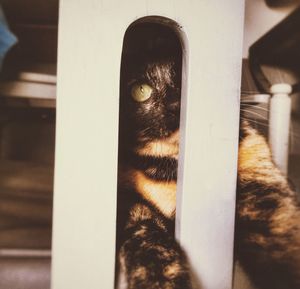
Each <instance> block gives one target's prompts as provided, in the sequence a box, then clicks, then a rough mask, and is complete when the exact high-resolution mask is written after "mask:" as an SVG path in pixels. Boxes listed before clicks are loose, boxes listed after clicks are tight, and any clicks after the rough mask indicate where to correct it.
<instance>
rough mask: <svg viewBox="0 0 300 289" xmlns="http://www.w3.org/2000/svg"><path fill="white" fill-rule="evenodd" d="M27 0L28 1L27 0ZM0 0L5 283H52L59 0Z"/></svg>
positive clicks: (0, 245)
mask: <svg viewBox="0 0 300 289" xmlns="http://www.w3.org/2000/svg"><path fill="white" fill-rule="evenodd" d="M25 2H26V3H25ZM25 2H24V1H15V0H9V1H5V0H3V1H1V5H2V6H3V9H4V12H5V13H6V16H7V18H8V22H9V24H10V27H11V30H12V31H13V32H14V33H15V34H16V35H17V37H18V40H19V42H18V44H17V45H16V46H15V47H14V48H13V49H12V50H11V51H10V52H9V54H8V56H7V58H6V60H5V63H4V70H3V71H2V72H1V79H0V288H9V289H17V288H24V289H27V288H28V289H29V288H30V289H47V288H50V276H51V274H50V263H51V237H52V199H53V173H54V140H55V97H56V54H57V52H56V51H57V15H58V1H51V0H48V1H42V2H41V1H33V0H30V1H25Z"/></svg>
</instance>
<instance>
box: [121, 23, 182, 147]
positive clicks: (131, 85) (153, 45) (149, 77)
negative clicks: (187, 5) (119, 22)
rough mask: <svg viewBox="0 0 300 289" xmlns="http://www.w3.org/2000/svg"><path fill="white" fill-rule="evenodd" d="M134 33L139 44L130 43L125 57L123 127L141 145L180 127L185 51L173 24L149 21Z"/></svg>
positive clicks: (122, 103)
mask: <svg viewBox="0 0 300 289" xmlns="http://www.w3.org/2000/svg"><path fill="white" fill-rule="evenodd" d="M134 33H135V34H136V35H135V37H133V36H132V35H130V37H131V38H132V39H134V41H137V42H136V43H137V46H138V48H137V47H136V46H135V45H131V47H130V45H128V46H127V47H126V48H127V50H128V51H129V52H128V51H127V53H124V54H123V59H122V68H121V86H120V92H121V93H120V127H121V129H122V131H123V134H124V133H125V134H126V136H125V137H126V138H131V140H132V141H133V140H134V141H136V142H138V143H137V144H138V145H139V144H142V143H146V142H148V141H151V140H155V139H161V138H166V137H168V136H170V135H171V134H172V133H173V132H175V131H176V130H177V129H178V128H179V119H180V100H181V65H182V52H181V46H180V43H179V41H178V38H177V36H176V35H175V34H174V33H172V31H171V29H169V28H164V29H162V27H161V26H157V25H148V26H147V25H146V26H144V27H142V28H141V29H140V30H138V31H137V32H134ZM130 37H129V38H130ZM131 41H132V40H131Z"/></svg>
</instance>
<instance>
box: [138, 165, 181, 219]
mask: <svg viewBox="0 0 300 289" xmlns="http://www.w3.org/2000/svg"><path fill="white" fill-rule="evenodd" d="M133 180H134V181H133V182H134V186H135V189H136V191H137V192H138V193H139V194H141V195H142V196H143V198H144V199H146V200H147V201H149V202H150V203H152V204H153V205H154V206H155V207H156V208H158V209H159V210H160V211H161V212H162V213H163V214H164V215H165V216H166V217H168V218H172V217H174V214H175V209H176V182H175V181H172V182H163V181H156V180H153V179H150V178H148V177H146V176H145V175H144V174H143V173H142V172H141V171H135V172H134V173H133Z"/></svg>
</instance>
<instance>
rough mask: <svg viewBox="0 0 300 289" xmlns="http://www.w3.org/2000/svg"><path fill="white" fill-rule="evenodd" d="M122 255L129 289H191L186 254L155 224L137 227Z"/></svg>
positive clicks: (123, 269)
mask: <svg viewBox="0 0 300 289" xmlns="http://www.w3.org/2000/svg"><path fill="white" fill-rule="evenodd" d="M151 227H152V228H151ZM155 229H156V230H155ZM119 256H120V258H119V260H120V267H121V271H122V272H123V274H124V277H123V279H124V281H125V282H126V287H125V288H127V289H190V288H192V287H191V281H190V274H189V270H188V266H187V261H186V257H185V254H184V253H183V251H182V249H181V248H180V246H179V245H178V244H177V242H176V241H175V240H174V238H173V237H172V236H171V235H169V234H168V233H166V232H162V231H159V230H157V227H156V228H153V223H150V222H149V224H147V223H143V224H140V225H139V226H137V227H136V228H135V230H134V231H133V233H132V234H131V237H130V238H128V239H127V240H126V241H125V242H124V244H123V246H122V247H121V250H120V255H119ZM123 286H124V285H123Z"/></svg>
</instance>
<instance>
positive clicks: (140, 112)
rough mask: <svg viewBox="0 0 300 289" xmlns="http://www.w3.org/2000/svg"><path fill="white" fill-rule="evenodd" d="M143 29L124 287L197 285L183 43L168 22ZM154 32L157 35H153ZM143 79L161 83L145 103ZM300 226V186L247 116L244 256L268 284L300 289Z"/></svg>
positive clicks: (123, 206)
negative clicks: (179, 187)
mask: <svg viewBox="0 0 300 289" xmlns="http://www.w3.org/2000/svg"><path fill="white" fill-rule="evenodd" d="M135 29H136V32H135V33H137V35H138V39H139V41H138V42H135V45H133V47H131V48H130V47H126V46H125V55H124V56H123V60H122V69H121V86H120V91H121V95H120V132H119V136H120V141H119V142H120V143H119V173H118V245H117V250H118V256H117V259H118V263H119V270H120V271H121V272H122V273H123V274H124V276H125V277H124V278H123V279H124V281H125V286H124V284H123V288H128V289H146V288H147V289H189V288H192V285H191V278H190V271H189V270H190V268H189V266H188V262H187V258H186V256H185V254H184V252H183V251H182V249H181V248H180V246H179V245H178V243H177V242H176V240H175V239H174V217H175V205H176V180H177V160H178V154H179V116H180V92H181V59H182V55H181V47H180V43H179V42H178V41H176V40H174V37H175V35H174V34H172V33H171V34H170V30H169V28H167V27H158V26H157V25H153V24H151V25H147V24H146V25H145V24H144V25H143V26H141V27H139V26H137V27H136V28H135ZM139 29H141V32H139ZM166 35H168V36H166ZM170 35H171V36H170ZM131 37H137V36H136V35H135V36H134V33H133V34H132V35H131V34H129V36H128V38H129V39H130V38H131ZM151 37H152V39H156V40H155V41H154V42H149V41H148V39H149V38H150V39H151ZM164 37H166V39H167V40H164ZM175 38H176V37H175ZM169 43H171V45H170V44H169ZM170 48H172V49H170ZM143 84H147V85H149V86H150V87H151V88H152V89H153V90H152V94H151V97H150V98H149V99H147V100H145V101H141V102H140V101H136V100H134V99H133V97H132V89H133V86H134V85H143ZM299 226H300V209H299V204H298V202H297V200H296V197H295V193H294V192H293V191H292V190H291V189H290V188H289V186H288V183H287V181H286V179H285V178H284V177H283V176H282V175H281V173H280V172H279V170H278V169H277V168H276V167H275V166H274V164H273V162H272V160H271V154H270V150H269V148H268V145H267V143H266V141H265V139H264V138H263V137H262V136H261V135H259V134H258V133H257V131H256V130H254V129H253V128H251V126H250V125H249V123H247V122H245V121H243V122H242V123H241V140H240V149H239V165H238V197H237V221H236V241H235V244H236V257H237V258H238V259H239V260H240V262H241V264H242V266H243V267H244V268H245V270H246V271H247V272H248V273H249V275H250V277H251V279H252V281H253V282H254V284H255V285H256V286H257V287H258V288H261V289H296V288H300V228H299ZM216 274H217V272H216Z"/></svg>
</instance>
